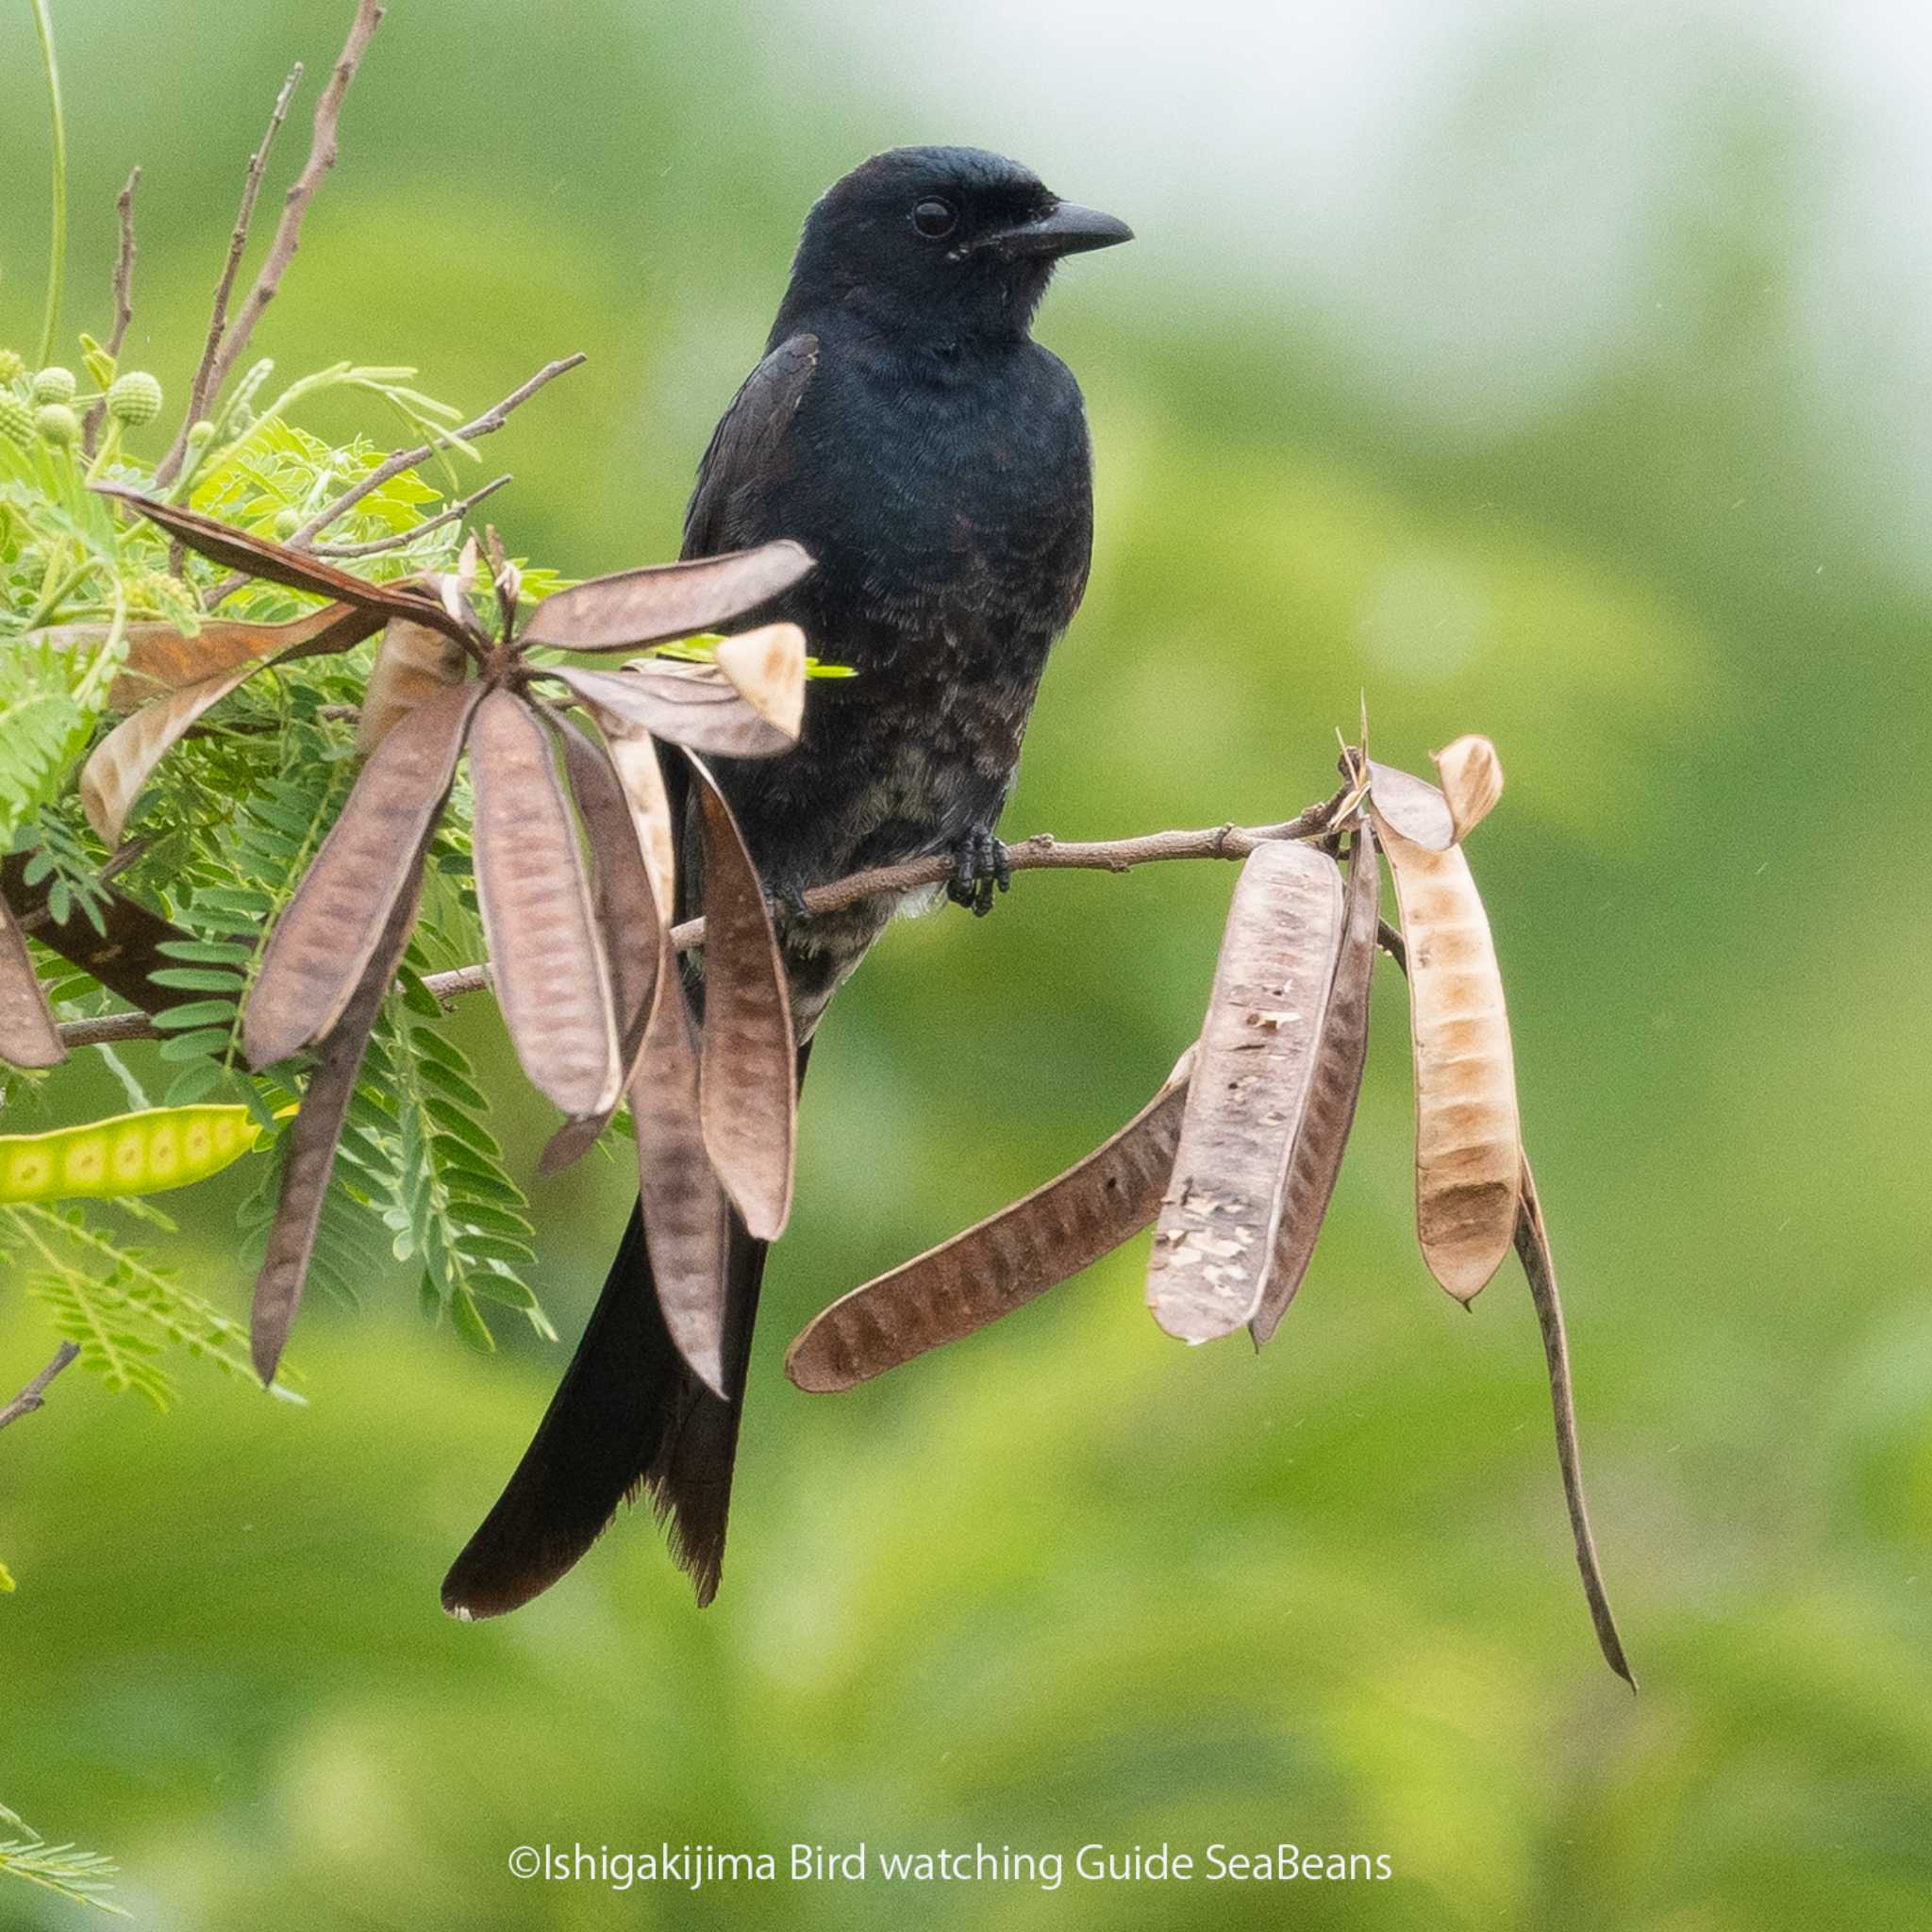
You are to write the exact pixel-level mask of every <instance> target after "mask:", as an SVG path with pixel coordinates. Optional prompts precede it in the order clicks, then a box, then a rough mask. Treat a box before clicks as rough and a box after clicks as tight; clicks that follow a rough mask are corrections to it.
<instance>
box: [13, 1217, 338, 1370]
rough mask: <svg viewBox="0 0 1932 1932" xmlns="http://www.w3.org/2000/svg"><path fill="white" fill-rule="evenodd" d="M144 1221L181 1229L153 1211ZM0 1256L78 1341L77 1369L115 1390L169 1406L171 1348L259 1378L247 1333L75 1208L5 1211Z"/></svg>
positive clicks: (63, 1332) (58, 1326)
mask: <svg viewBox="0 0 1932 1932" xmlns="http://www.w3.org/2000/svg"><path fill="white" fill-rule="evenodd" d="M115 1205H117V1206H123V1207H125V1206H126V1205H127V1204H125V1203H117V1204H115ZM142 1219H144V1220H146V1221H148V1222H149V1223H151V1224H154V1225H155V1226H157V1227H158V1228H159V1229H161V1230H162V1231H163V1232H166V1233H172V1232H173V1231H174V1227H173V1224H172V1223H171V1222H169V1221H168V1220H167V1219H166V1217H165V1216H162V1215H160V1214H158V1212H157V1211H156V1210H154V1209H153V1208H147V1209H145V1211H144V1213H143V1214H142ZM0 1259H4V1260H5V1261H6V1262H7V1263H8V1269H9V1273H10V1274H12V1275H13V1276H14V1278H16V1279H18V1280H20V1281H21V1282H23V1283H24V1285H25V1289H26V1291H27V1293H28V1294H30V1295H31V1296H33V1297H34V1299H35V1300H37V1301H39V1302H40V1303H42V1306H43V1307H45V1308H46V1309H47V1310H48V1312H49V1314H50V1316H51V1317H52V1321H53V1325H54V1329H55V1332H56V1333H57V1334H58V1335H60V1336H62V1337H64V1338H65V1339H66V1340H67V1341H72V1342H74V1343H75V1344H76V1346H78V1348H79V1350H80V1359H79V1362H78V1364H77V1366H78V1367H80V1368H83V1369H87V1370H91V1371H92V1373H93V1374H97V1375H99V1376H100V1377H101V1379H102V1380H103V1381H104V1382H105V1383H106V1384H107V1385H108V1388H110V1389H115V1390H131V1391H134V1392H135V1393H137V1394H140V1395H144V1396H145V1397H146V1398H147V1399H148V1401H150V1402H151V1403H153V1405H154V1406H155V1407H157V1408H166V1407H168V1405H169V1403H170V1402H171V1401H172V1400H173V1397H174V1394H175V1385H174V1381H173V1379H172V1378H171V1376H170V1375H169V1374H168V1373H167V1370H166V1369H165V1368H164V1367H163V1366H162V1363H161V1360H160V1357H161V1356H162V1355H163V1352H164V1351H165V1350H167V1349H169V1348H179V1349H181V1350H183V1351H185V1352H186V1353H187V1354H188V1355H189V1356H190V1357H195V1358H198V1359H201V1360H205V1361H208V1362H209V1363H211V1364H212V1365H213V1366H214V1367H216V1368H218V1369H220V1370H222V1371H223V1372H224V1373H225V1374H230V1375H235V1376H238V1377H240V1378H242V1379H243V1380H247V1381H252V1380H253V1379H254V1374H255V1370H254V1366H253V1364H252V1363H251V1361H250V1359H249V1354H248V1333H247V1330H246V1329H245V1328H244V1327H243V1326H242V1324H240V1323H238V1322H236V1321H234V1320H233V1319H232V1318H231V1317H229V1316H228V1315H226V1314H225V1313H224V1312H223V1311H222V1310H221V1309H220V1308H218V1307H215V1306H214V1304H213V1303H212V1302H210V1301H209V1300H208V1299H207V1297H206V1296H204V1295H201V1294H198V1293H196V1292H195V1291H193V1290H192V1289H191V1288H188V1287H187V1286H185V1285H184V1284H183V1283H182V1281H181V1280H180V1279H179V1277H178V1275H177V1274H176V1273H175V1270H174V1269H172V1268H168V1267H164V1266H162V1265H160V1264H159V1263H158V1262H156V1261H155V1260H154V1259H153V1258H152V1257H150V1256H149V1255H148V1254H147V1253H146V1252H145V1251H144V1250H142V1249H140V1248H134V1247H129V1246H127V1245H126V1244H125V1241H123V1239H122V1238H121V1235H120V1233H119V1230H117V1229H111V1228H106V1227H103V1226H101V1225H99V1224H97V1223H96V1222H94V1221H92V1220H91V1219H90V1218H89V1217H88V1215H87V1214H86V1213H85V1212H84V1211H83V1210H82V1209H81V1208H79V1207H78V1206H76V1205H73V1204H69V1205H65V1206H59V1207H42V1206H40V1205H38V1204H35V1203H26V1204H22V1205H18V1206H12V1207H0ZM276 1388H277V1392H281V1393H287V1391H282V1390H281V1388H280V1384H279V1383H277V1385H276ZM291 1399H293V1400H300V1398H299V1397H291Z"/></svg>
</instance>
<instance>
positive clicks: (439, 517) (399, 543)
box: [315, 470, 510, 557]
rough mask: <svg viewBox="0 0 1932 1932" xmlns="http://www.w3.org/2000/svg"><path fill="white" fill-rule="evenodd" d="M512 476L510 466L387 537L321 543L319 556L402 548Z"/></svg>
mask: <svg viewBox="0 0 1932 1932" xmlns="http://www.w3.org/2000/svg"><path fill="white" fill-rule="evenodd" d="M509 480H510V473H509V472H508V470H506V471H505V472H504V473H503V475H500V476H497V477H494V478H492V479H491V481H490V482H488V483H486V484H484V486H483V487H482V489H480V490H473V491H471V492H470V493H469V495H467V496H465V497H462V498H460V499H459V500H458V501H457V502H455V503H453V504H451V505H450V507H449V508H447V509H446V510H441V511H439V512H438V513H437V514H436V515H435V516H433V517H431V518H429V519H428V521H427V522H426V523H421V524H418V525H416V527H415V528H414V529H413V530H394V531H391V533H390V535H388V536H387V537H377V538H376V539H375V541H373V542H368V543H318V544H316V545H315V555H316V556H317V557H380V556H381V555H382V553H383V552H384V551H385V550H401V549H403V548H404V547H405V546H406V545H407V544H410V543H413V542H414V541H416V539H417V538H418V537H421V536H423V535H424V534H425V533H426V532H427V531H430V530H440V529H441V528H442V526H443V525H445V524H453V523H455V522H456V521H457V519H458V517H466V516H468V515H469V513H470V512H471V511H472V510H473V509H475V508H476V506H477V505H478V504H479V503H481V502H482V501H483V499H484V498H485V497H486V496H494V495H495V494H496V492H497V491H499V490H501V489H502V488H503V486H504V485H505V484H506V483H508V481H509Z"/></svg>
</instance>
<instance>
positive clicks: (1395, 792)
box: [1369, 758, 1456, 852]
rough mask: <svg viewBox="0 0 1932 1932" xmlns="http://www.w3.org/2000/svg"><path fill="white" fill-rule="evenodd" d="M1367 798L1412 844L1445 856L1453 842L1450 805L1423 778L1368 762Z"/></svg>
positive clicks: (1384, 819)
mask: <svg viewBox="0 0 1932 1932" xmlns="http://www.w3.org/2000/svg"><path fill="white" fill-rule="evenodd" d="M1369 794H1370V797H1371V798H1372V800H1373V801H1374V808H1375V810H1376V812H1377V813H1378V814H1379V815H1380V816H1381V818H1382V819H1383V821H1384V822H1385V823H1386V824H1391V825H1392V826H1393V827H1394V828H1395V829H1396V830H1397V831H1398V832H1400V833H1401V834H1402V836H1403V837H1404V838H1405V839H1407V840H1408V841H1410V842H1411V843H1413V844H1417V845H1421V846H1423V847H1424V848H1425V849H1426V850H1428V851H1430V852H1446V851H1447V850H1448V849H1449V847H1450V846H1452V845H1453V844H1455V842H1456V821H1455V819H1454V818H1453V817H1452V816H1451V815H1450V811H1449V801H1448V800H1447V799H1445V798H1444V797H1443V796H1442V794H1441V792H1440V791H1437V789H1436V788H1435V787H1434V786H1433V785H1431V784H1430V783H1429V781H1428V780H1427V779H1426V778H1418V777H1417V776H1416V775H1415V774H1414V773H1413V772H1403V771H1398V770H1397V769H1396V767H1395V766H1393V765H1378V764H1377V763H1376V762H1375V761H1374V758H1371V759H1370V760H1369Z"/></svg>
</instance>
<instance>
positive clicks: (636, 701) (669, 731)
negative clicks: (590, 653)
mask: <svg viewBox="0 0 1932 1932" xmlns="http://www.w3.org/2000/svg"><path fill="white" fill-rule="evenodd" d="M545 675H548V676H552V677H555V678H557V679H558V681H559V682H560V683H562V684H563V685H565V686H567V687H568V688H569V689H570V690H571V691H575V693H576V695H577V696H578V697H580V698H582V699H583V700H584V702H585V703H586V704H588V705H590V706H591V707H592V708H594V709H595V710H596V711H597V712H599V713H606V712H608V713H609V714H611V715H613V716H615V717H619V718H622V719H623V720H624V721H625V723H626V724H628V725H629V726H630V727H631V728H632V729H633V730H636V731H648V732H650V733H651V735H652V736H653V737H655V738H661V739H663V740H664V741H666V742H667V743H670V744H681V745H683V746H685V747H686V748H687V749H688V750H691V751H697V752H705V753H708V754H709V755H710V756H713V757H717V758H774V757H776V756H777V754H778V753H780V752H784V751H790V750H791V747H792V744H793V743H794V742H795V735H794V736H792V737H788V736H787V735H786V734H785V733H784V732H783V731H781V730H780V729H779V728H778V726H777V725H775V724H773V723H772V722H771V721H770V720H769V719H767V718H763V717H760V716H759V715H758V711H757V710H755V709H754V708H752V706H751V704H750V703H749V701H748V700H746V699H745V698H743V697H741V695H740V694H739V692H738V691H737V690H736V689H735V688H734V687H733V685H732V683H731V681H730V679H729V678H727V677H726V676H725V675H724V673H723V672H721V671H719V670H717V669H715V668H714V667H713V666H711V665H709V664H674V663H669V662H655V663H654V662H651V661H650V660H648V659H646V660H643V661H641V662H639V663H637V664H633V665H631V666H629V667H628V668H627V669H625V670H624V671H577V670H575V669H571V668H568V667H558V668H554V669H551V670H549V671H547V672H546V674H545Z"/></svg>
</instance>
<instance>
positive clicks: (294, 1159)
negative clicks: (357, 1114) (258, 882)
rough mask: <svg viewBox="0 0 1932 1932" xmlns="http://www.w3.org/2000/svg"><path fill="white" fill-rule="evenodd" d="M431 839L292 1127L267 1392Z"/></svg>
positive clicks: (263, 1319) (268, 1261)
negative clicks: (358, 1077)
mask: <svg viewBox="0 0 1932 1932" xmlns="http://www.w3.org/2000/svg"><path fill="white" fill-rule="evenodd" d="M427 849H428V847H427V841H425V842H424V843H423V844H422V845H420V846H418V848H417V850H416V853H415V855H414V858H413V859H412V861H411V863H410V865H409V868H408V874H406V876H405V878H404V881H403V886H402V890H401V891H399V892H398V893H397V895H396V900H395V904H394V905H393V906H392V907H391V908H390V914H389V919H388V922H387V924H385V925H384V927H383V929H382V934H381V937H380V938H379V939H378V941H376V945H375V952H374V954H373V955H372V956H371V958H370V960H369V964H368V966H367V967H366V968H365V969H364V971H363V974H362V977H361V979H360V980H359V981H358V983H357V986H356V990H355V991H354V993H353V994H352V995H351V996H350V999H349V1003H348V1005H347V1006H346V1007H344V1008H342V1014H341V1019H339V1020H338V1021H337V1022H336V1024H335V1025H334V1026H333V1027H331V1028H330V1029H329V1032H328V1035H327V1037H326V1038H325V1040H323V1041H322V1042H321V1044H320V1045H319V1047H318V1048H317V1051H316V1055H315V1065H314V1067H313V1069H312V1070H311V1071H310V1073H309V1075H308V1085H307V1087H305V1088H304V1089H303V1091H302V1104H301V1106H300V1107H299V1108H297V1109H296V1113H295V1119H294V1122H293V1124H291V1126H290V1128H289V1144H288V1147H287V1150H286V1151H285V1152H284V1154H283V1156H282V1175H281V1192H280V1196H279V1198H278V1199H277V1200H276V1202H275V1220H274V1222H273V1223H272V1224H271V1225H270V1227H269V1235H268V1249H267V1252H266V1253H265V1254H264V1255H263V1257H262V1262H261V1272H260V1273H259V1274H258V1275H257V1276H256V1277H255V1299H254V1303H253V1305H252V1307H251V1309H250V1313H249V1336H250V1343H251V1349H252V1353H253V1354H254V1357H255V1372H256V1374H258V1375H259V1376H260V1377H261V1379H262V1383H263V1385H264V1387H265V1386H266V1385H267V1384H269V1383H270V1382H273V1381H274V1380H275V1366H276V1364H277V1363H278V1362H279V1361H280V1360H281V1358H282V1350H283V1348H284V1347H285V1346H286V1345H287V1343H288V1340H289V1330H290V1328H291V1326H292V1325H293V1324H294V1320H295V1311H296V1309H297V1308H298V1307H300V1306H301V1303H302V1288H303V1284H304V1283H305V1282H306V1281H307V1280H308V1259H309V1257H310V1256H311V1255H312V1254H313V1253H314V1252H315V1234H316V1229H317V1228H318V1227H319V1226H320V1225H321V1224H322V1205H323V1201H324V1198H325V1195H326V1194H327V1192H328V1182H329V1175H330V1174H333V1173H334V1172H335V1164H336V1147H337V1145H338V1143H339V1142H340V1141H341V1136H342V1124H343V1122H344V1121H346V1120H347V1118H348V1114H349V1100H350V1097H351V1095H352V1094H353V1093H354V1092H355V1091H356V1075H357V1074H358V1072H360V1070H361V1066H362V1057H363V1055H364V1054H365V1053H366V1052H367V1051H368V1048H369V1035H370V1032H371V1030H372V1029H373V1028H374V1026H375V1016H376V1014H377V1013H378V1012H379V1011H380V1010H381V1008H382V1002H383V997H384V995H385V994H386V993H387V992H388V991H389V990H390V987H391V984H392V983H393V981H394V979H395V976H396V972H397V970H398V968H400V966H401V965H402V963H403V955H404V953H406V952H407V951H408V945H409V931H410V928H411V927H412V926H413V925H414V924H415V923H416V908H417V904H418V902H419V901H420V899H421V897H422V892H423V859H424V854H425V852H426V851H427Z"/></svg>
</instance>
